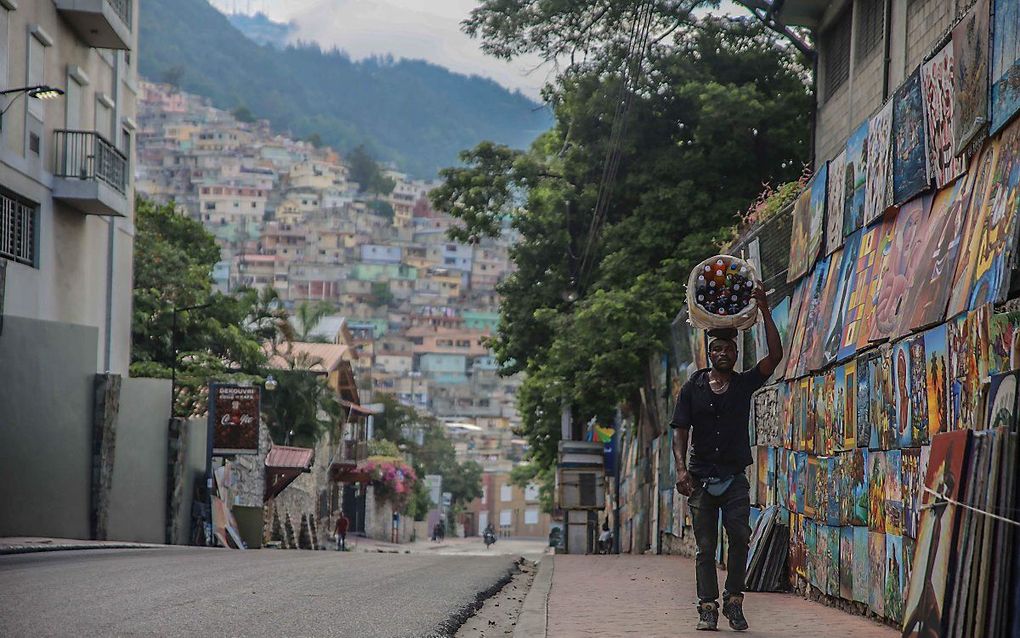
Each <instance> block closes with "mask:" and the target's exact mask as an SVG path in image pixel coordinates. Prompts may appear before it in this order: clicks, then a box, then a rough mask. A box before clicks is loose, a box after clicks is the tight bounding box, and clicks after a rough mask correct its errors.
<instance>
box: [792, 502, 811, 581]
mask: <svg viewBox="0 0 1020 638" xmlns="http://www.w3.org/2000/svg"><path fill="white" fill-rule="evenodd" d="M804 550H805V547H804V515H803V514H796V513H791V514H790V553H789V564H788V565H787V567H788V568H789V574H790V582H791V583H794V584H796V582H797V578H798V577H799V578H804V577H805V576H806V575H807V572H806V570H805V568H804Z"/></svg>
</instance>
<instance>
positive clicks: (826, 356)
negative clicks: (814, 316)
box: [816, 232, 861, 367]
mask: <svg viewBox="0 0 1020 638" xmlns="http://www.w3.org/2000/svg"><path fill="white" fill-rule="evenodd" d="M860 245H861V233H860V232H855V233H853V234H852V235H850V236H849V237H847V238H846V243H845V244H844V246H843V250H842V253H841V254H840V253H839V252H837V253H833V256H832V259H833V263H835V259H836V255H840V259H839V269H838V270H836V271H834V272H833V279H832V281H830V283H829V286H830V287H831V289H832V293H831V295H830V297H829V298H828V299H825V300H824V303H825V304H827V306H828V307H829V308H830V313H829V315H828V318H827V319H828V321H827V323H826V325H825V326H823V328H824V338H823V341H822V344H821V345H822V348H821V358H820V359H819V360H817V361H816V363H818V364H819V367H821V366H825V365H828V364H830V363H832V362H833V361H836V360H837V359H838V357H839V351H840V348H841V346H842V343H843V324H844V322H845V321H846V318H847V311H848V309H849V307H850V304H851V301H852V298H853V293H854V285H855V284H856V282H857V278H856V274H857V272H856V270H857V261H858V259H857V257H858V253H859V251H860Z"/></svg>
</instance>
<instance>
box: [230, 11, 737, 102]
mask: <svg viewBox="0 0 1020 638" xmlns="http://www.w3.org/2000/svg"><path fill="white" fill-rule="evenodd" d="M211 2H212V4H213V5H214V6H216V7H218V8H219V9H220V10H222V11H226V12H231V11H241V12H244V13H254V12H256V11H262V12H263V13H265V14H266V15H268V16H269V17H270V18H272V19H273V20H276V21H278V22H290V21H293V22H295V23H296V24H297V27H298V32H297V34H296V37H297V38H300V39H302V40H305V41H309V40H311V41H314V42H318V43H319V44H320V45H322V46H323V47H331V46H333V45H336V46H337V47H339V48H341V49H344V50H345V51H347V52H348V53H349V54H350V55H351V57H353V58H355V59H361V58H364V57H368V56H371V55H385V54H391V55H393V56H394V57H396V58H418V59H424V60H428V61H429V62H433V63H435V64H438V65H441V66H444V67H447V68H449V69H451V70H453V71H456V72H459V73H467V74H477V75H482V76H485V77H488V78H492V79H493V80H495V81H497V82H499V83H500V84H502V85H504V86H507V87H509V88H511V89H520V90H521V91H522V92H523V93H525V94H527V95H529V96H531V97H535V98H537V97H538V92H539V90H540V89H541V88H542V85H543V84H545V82H546V80H547V79H548V78H549V77H550V74H551V73H552V69H551V68H549V67H548V66H544V67H542V68H539V69H538V70H533V69H534V68H535V67H536V66H537V65H538V60H537V58H519V59H516V60H514V61H513V62H509V63H508V62H503V61H501V60H496V59H494V58H491V57H489V56H486V55H485V54H483V53H482V51H481V50H480V49H479V46H478V42H477V41H476V40H472V39H471V38H469V37H468V36H466V35H465V34H464V33H463V32H461V30H460V22H461V20H463V19H464V18H465V17H467V16H468V14H469V13H470V12H471V9H473V8H474V7H476V6H478V0H211ZM724 4H728V3H724Z"/></svg>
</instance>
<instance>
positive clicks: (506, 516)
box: [499, 510, 514, 527]
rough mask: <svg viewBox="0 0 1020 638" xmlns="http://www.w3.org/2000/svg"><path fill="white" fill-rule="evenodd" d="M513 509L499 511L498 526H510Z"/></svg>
mask: <svg viewBox="0 0 1020 638" xmlns="http://www.w3.org/2000/svg"><path fill="white" fill-rule="evenodd" d="M513 516H514V511H513V510H502V511H500V513H499V526H500V527H510V526H511V525H512V524H513Z"/></svg>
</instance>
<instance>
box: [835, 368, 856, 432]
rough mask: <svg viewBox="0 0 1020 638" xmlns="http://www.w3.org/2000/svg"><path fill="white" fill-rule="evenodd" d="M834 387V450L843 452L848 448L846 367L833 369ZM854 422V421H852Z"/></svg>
mask: <svg viewBox="0 0 1020 638" xmlns="http://www.w3.org/2000/svg"><path fill="white" fill-rule="evenodd" d="M831 373H832V378H833V387H832V431H831V432H830V433H829V438H830V439H831V440H832V446H831V447H832V451H833V452H842V451H843V450H845V449H847V448H846V368H845V367H844V366H836V367H835V368H833V369H832V370H831ZM851 423H853V422H851Z"/></svg>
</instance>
